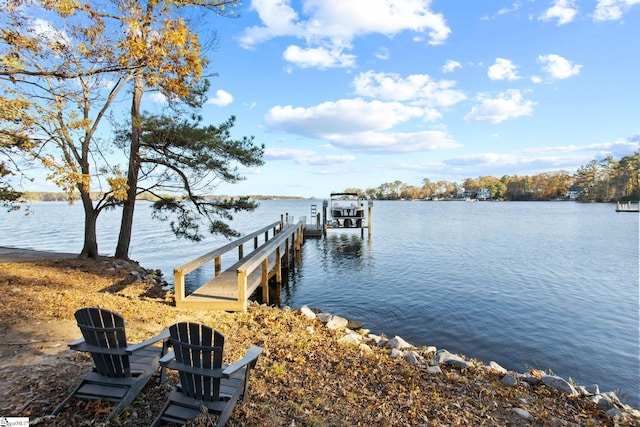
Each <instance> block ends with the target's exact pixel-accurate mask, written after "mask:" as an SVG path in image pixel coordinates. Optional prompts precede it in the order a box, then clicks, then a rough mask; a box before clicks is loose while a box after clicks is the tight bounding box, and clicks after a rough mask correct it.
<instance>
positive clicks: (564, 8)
mask: <svg viewBox="0 0 640 427" xmlns="http://www.w3.org/2000/svg"><path fill="white" fill-rule="evenodd" d="M577 13H578V9H576V7H575V1H574V0H556V1H555V3H554V5H553V6H551V7H550V8H549V9H547V10H546V11H545V13H544V14H542V15H541V16H540V17H539V18H538V19H540V20H541V21H551V20H552V19H557V20H558V25H564V24H568V23H569V22H571V21H573V19H574V18H575V16H576V14H577Z"/></svg>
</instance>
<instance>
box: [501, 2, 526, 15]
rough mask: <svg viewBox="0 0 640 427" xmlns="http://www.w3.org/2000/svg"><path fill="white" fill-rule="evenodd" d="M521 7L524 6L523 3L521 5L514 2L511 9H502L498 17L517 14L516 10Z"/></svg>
mask: <svg viewBox="0 0 640 427" xmlns="http://www.w3.org/2000/svg"><path fill="white" fill-rule="evenodd" d="M521 6H522V3H520V2H519V1H516V2H513V4H512V5H511V7H505V8H503V9H500V10H499V11H498V15H506V14H507V13H511V12H515V11H516V10H518V9H520V7H521Z"/></svg>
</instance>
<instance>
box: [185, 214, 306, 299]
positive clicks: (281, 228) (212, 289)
mask: <svg viewBox="0 0 640 427" xmlns="http://www.w3.org/2000/svg"><path fill="white" fill-rule="evenodd" d="M304 228H305V224H304V220H301V221H300V222H298V223H296V224H287V223H285V221H283V220H281V221H278V222H275V223H273V224H270V225H268V226H266V227H264V228H262V229H260V230H258V231H255V232H253V233H251V234H248V235H246V236H243V237H241V238H240V239H238V240H235V241H233V242H231V243H229V244H227V245H224V246H222V247H220V248H218V249H216V250H214V251H211V252H209V253H207V254H205V255H202V256H201V257H199V258H196V259H194V260H192V261H189V262H188V263H186V264H184V265H182V266H180V267H178V268H176V269H174V271H173V276H174V286H175V300H176V307H178V308H193V309H213V310H225V311H246V310H247V302H248V299H249V297H250V296H251V294H253V292H254V291H255V290H256V289H257V288H258V287H261V288H262V295H263V298H266V301H265V302H267V303H268V298H269V288H268V286H269V279H271V278H272V277H275V280H276V282H277V283H282V268H283V265H284V266H288V265H289V263H290V262H293V258H294V256H293V255H294V254H295V252H297V251H299V250H300V249H301V247H302V243H303V239H304ZM263 235H264V238H263V242H262V243H261V244H260V243H259V241H260V238H261V236H263ZM269 236H271V237H269ZM249 242H253V249H252V250H251V252H250V253H249V254H247V255H245V254H244V252H245V248H244V245H245V244H247V243H249ZM236 248H237V250H238V257H237V258H238V260H237V261H236V262H235V263H234V264H233V265H231V266H229V267H227V268H226V269H224V270H223V269H222V256H223V255H224V254H226V253H227V252H230V251H233V250H235V249H236ZM209 262H213V263H214V277H213V278H212V279H211V280H209V281H208V282H207V283H205V284H204V285H202V286H201V287H200V288H198V289H197V290H195V291H194V292H192V293H191V294H189V295H186V291H185V276H186V275H187V274H189V273H191V272H192V271H194V270H196V269H198V268H200V267H202V266H204V265H205V264H207V263H209Z"/></svg>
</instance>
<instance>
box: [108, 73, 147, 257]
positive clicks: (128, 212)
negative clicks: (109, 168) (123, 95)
mask: <svg viewBox="0 0 640 427" xmlns="http://www.w3.org/2000/svg"><path fill="white" fill-rule="evenodd" d="M143 86H144V78H143V76H142V73H141V72H138V73H137V74H136V76H135V78H134V84H133V100H132V101H131V149H130V151H129V170H128V172H127V185H128V186H129V189H128V190H127V200H125V201H124V205H123V209H122V220H121V222H120V235H119V236H118V245H117V247H116V253H115V257H116V258H118V259H129V245H130V243H131V233H132V230H133V211H134V208H135V206H136V194H137V192H138V171H139V170H140V135H141V133H142V131H141V129H140V101H141V99H142V94H143V92H144V87H143Z"/></svg>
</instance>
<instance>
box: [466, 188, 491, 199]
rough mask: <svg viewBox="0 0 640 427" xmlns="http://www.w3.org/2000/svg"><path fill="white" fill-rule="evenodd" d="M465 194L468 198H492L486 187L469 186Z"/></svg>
mask: <svg viewBox="0 0 640 427" xmlns="http://www.w3.org/2000/svg"><path fill="white" fill-rule="evenodd" d="M463 194H464V197H465V198H466V199H477V200H488V199H490V198H491V192H490V191H489V189H488V188H486V187H483V188H480V189H476V188H468V189H465V190H464V193H463Z"/></svg>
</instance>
